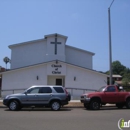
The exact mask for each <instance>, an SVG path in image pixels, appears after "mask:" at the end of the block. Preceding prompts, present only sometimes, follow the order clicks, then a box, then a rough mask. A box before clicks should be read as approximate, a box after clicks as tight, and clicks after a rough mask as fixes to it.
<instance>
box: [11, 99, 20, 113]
mask: <svg viewBox="0 0 130 130" xmlns="http://www.w3.org/2000/svg"><path fill="white" fill-rule="evenodd" d="M19 108H20V106H19V103H18V102H17V101H15V100H13V101H11V102H10V103H9V109H10V110H11V111H16V110H18V109H19Z"/></svg>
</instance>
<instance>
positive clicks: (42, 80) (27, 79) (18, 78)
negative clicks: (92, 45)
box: [2, 62, 107, 99]
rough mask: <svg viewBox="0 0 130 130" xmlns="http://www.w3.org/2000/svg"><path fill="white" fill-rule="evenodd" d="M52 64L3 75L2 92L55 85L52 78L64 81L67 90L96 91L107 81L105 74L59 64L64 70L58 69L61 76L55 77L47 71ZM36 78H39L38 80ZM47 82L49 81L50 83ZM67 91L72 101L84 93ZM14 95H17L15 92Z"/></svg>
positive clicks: (4, 93)
mask: <svg viewBox="0 0 130 130" xmlns="http://www.w3.org/2000/svg"><path fill="white" fill-rule="evenodd" d="M53 64H55V62H50V63H48V64H41V65H37V66H32V67H27V68H26V69H24V68H23V69H18V70H14V71H10V72H5V73H3V76H2V78H3V81H2V90H6V89H23V88H28V87H30V86H32V85H42V84H43V85H46V84H49V83H50V84H52V82H53V83H55V82H54V80H53V76H54V79H56V78H57V77H58V78H62V79H63V80H64V83H65V87H67V88H68V87H69V88H86V89H96V90H97V89H99V88H100V87H102V86H104V85H106V83H105V81H107V75H105V74H101V73H98V72H95V71H92V70H87V69H84V68H81V67H77V66H73V65H70V64H66V63H63V62H59V63H58V64H59V65H62V69H65V70H62V69H61V68H59V69H58V71H60V72H61V74H59V75H57V74H52V73H51V72H50V70H51V71H53V70H55V69H54V68H53V67H52V68H50V70H48V66H50V65H53ZM47 71H48V72H47ZM49 72H50V73H49ZM64 72H65V73H64ZM37 76H38V77H39V79H38V80H37ZM74 77H76V80H74ZM49 80H51V82H50V81H49ZM68 91H69V92H70V93H71V95H72V98H73V99H79V97H80V95H81V94H83V93H84V91H83V90H73V91H72V90H71V89H68ZM10 93H12V92H10ZM15 93H17V91H16V92H15ZM7 94H9V93H7V92H2V96H4V95H7Z"/></svg>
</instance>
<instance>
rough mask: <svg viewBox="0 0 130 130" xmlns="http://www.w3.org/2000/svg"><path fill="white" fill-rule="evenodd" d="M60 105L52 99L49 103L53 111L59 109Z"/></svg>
mask: <svg viewBox="0 0 130 130" xmlns="http://www.w3.org/2000/svg"><path fill="white" fill-rule="evenodd" d="M60 107H61V105H60V103H59V102H58V101H53V102H52V103H51V109H52V110H54V111H58V110H60Z"/></svg>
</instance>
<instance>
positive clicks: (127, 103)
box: [126, 99, 130, 109]
mask: <svg viewBox="0 0 130 130" xmlns="http://www.w3.org/2000/svg"><path fill="white" fill-rule="evenodd" d="M126 107H127V108H128V109H130V99H128V100H127V101H126Z"/></svg>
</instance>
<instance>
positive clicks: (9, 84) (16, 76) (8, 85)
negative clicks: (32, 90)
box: [2, 64, 47, 96]
mask: <svg viewBox="0 0 130 130" xmlns="http://www.w3.org/2000/svg"><path fill="white" fill-rule="evenodd" d="M46 74H47V71H46V65H45V64H44V65H38V66H33V67H29V68H26V69H19V70H14V71H10V72H7V73H6V72H5V73H4V74H3V75H2V79H3V80H2V90H8V89H24V88H25V89H26V88H29V87H31V86H32V85H42V84H47V76H46ZM37 76H38V80H37ZM22 91H23V90H22ZM8 93H12V92H11V91H9V92H8ZM2 95H3V96H4V95H7V92H3V93H2Z"/></svg>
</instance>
